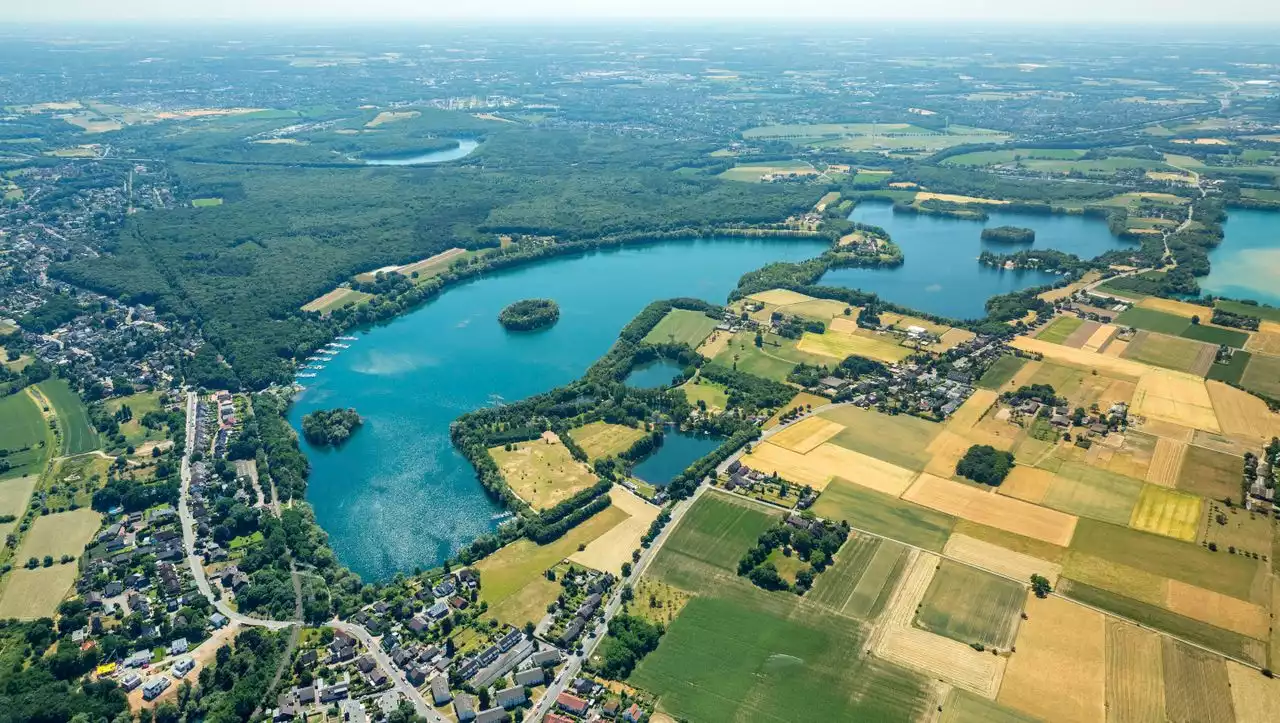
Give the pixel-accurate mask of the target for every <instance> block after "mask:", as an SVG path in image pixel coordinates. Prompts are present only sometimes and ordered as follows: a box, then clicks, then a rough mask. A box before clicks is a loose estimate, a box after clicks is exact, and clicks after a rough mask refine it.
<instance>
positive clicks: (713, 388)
mask: <svg viewBox="0 0 1280 723" xmlns="http://www.w3.org/2000/svg"><path fill="white" fill-rule="evenodd" d="M679 389H680V391H682V392H684V396H685V399H688V400H689V403H690V404H692V405H693V406H695V407H696V406H698V402H703V403H705V404H706V405H707V409H708V410H710V411H717V410H723V409H725V408H726V407H728V406H729V390H728V388H727V387H725V386H724V385H723V384H717V383H716V382H713V381H710V380H708V379H702V378H701V377H694V378H693V379H690V380H689V381H687V382H685V383H684V384H681V385H680V387H679Z"/></svg>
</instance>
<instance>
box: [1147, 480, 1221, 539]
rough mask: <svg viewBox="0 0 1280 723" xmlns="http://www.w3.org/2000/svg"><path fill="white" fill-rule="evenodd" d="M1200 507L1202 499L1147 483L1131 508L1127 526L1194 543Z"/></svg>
mask: <svg viewBox="0 0 1280 723" xmlns="http://www.w3.org/2000/svg"><path fill="white" fill-rule="evenodd" d="M1203 506H1204V502H1203V500H1201V499H1200V498H1199V497H1197V496H1195V495H1189V494H1187V493H1185V492H1177V491H1174V490H1171V489H1165V488H1163V487H1156V486H1154V485H1146V486H1145V487H1143V488H1142V494H1141V495H1139V496H1138V504H1137V506H1135V507H1134V508H1133V515H1132V516H1130V518H1129V526H1130V527H1132V528H1133V529H1135V530H1142V531H1143V532H1153V533H1155V534H1157V535H1164V536H1166V537H1172V538H1174V539H1176V540H1183V541H1185V542H1195V541H1196V529H1197V528H1198V527H1199V526H1200V510H1201V508H1202V507H1203Z"/></svg>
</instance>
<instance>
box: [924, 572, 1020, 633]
mask: <svg viewBox="0 0 1280 723" xmlns="http://www.w3.org/2000/svg"><path fill="white" fill-rule="evenodd" d="M1025 597H1026V592H1025V589H1024V588H1023V586H1022V585H1019V584H1018V583H1015V582H1013V581H1011V580H1006V579H1004V578H1002V577H996V576H995V575H992V574H990V573H987V572H983V571H981V570H978V569H976V568H973V567H970V566H968V565H963V564H960V563H956V562H952V561H951V560H943V561H942V564H941V565H939V566H938V570H937V572H936V573H935V574H934V576H933V580H932V581H931V582H930V583H929V589H928V591H927V592H925V595H924V599H923V600H922V601H921V604H920V607H919V608H918V609H917V612H916V619H915V624H916V625H917V626H919V627H920V628H922V629H924V630H928V631H929V632H932V633H935V634H938V635H942V636H945V637H948V638H951V639H952V640H958V641H960V642H962V643H964V644H966V645H972V644H975V643H978V644H981V645H983V646H985V647H988V648H996V649H998V650H1008V649H1009V648H1010V647H1011V646H1012V645H1013V640H1014V637H1015V636H1016V634H1017V629H1018V616H1019V614H1020V613H1021V612H1022V604H1023V601H1024V600H1025Z"/></svg>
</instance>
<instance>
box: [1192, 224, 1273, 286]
mask: <svg viewBox="0 0 1280 723" xmlns="http://www.w3.org/2000/svg"><path fill="white" fill-rule="evenodd" d="M1222 229H1223V232H1224V236H1223V239H1222V243H1220V244H1218V247H1217V248H1215V249H1213V250H1212V251H1210V252H1209V266H1210V268H1209V275H1208V276H1206V277H1204V278H1201V279H1197V281H1198V282H1199V283H1200V289H1201V290H1202V291H1203V292H1204V293H1206V294H1214V295H1217V296H1230V297H1232V298H1235V299H1254V300H1257V301H1259V302H1261V303H1264V304H1270V305H1272V306H1280V281H1278V280H1280V213H1277V212H1275V211H1260V210H1255V209H1233V210H1231V211H1230V212H1229V213H1228V214H1227V222H1226V223H1225V224H1223V227H1222Z"/></svg>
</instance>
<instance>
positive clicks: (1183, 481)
mask: <svg viewBox="0 0 1280 723" xmlns="http://www.w3.org/2000/svg"><path fill="white" fill-rule="evenodd" d="M1243 477H1244V460H1243V459H1242V458H1240V457H1236V456H1234V455H1230V454H1226V453H1224V452H1216V451H1214V450H1212V449H1207V448H1205V447H1200V446H1197V445H1189V446H1188V447H1187V453H1186V456H1185V457H1184V458H1183V460H1182V469H1181V470H1180V471H1179V473H1178V477H1177V484H1176V486H1177V488H1178V489H1180V490H1182V491H1184V492H1190V493H1191V494H1195V495H1200V496H1201V497H1207V498H1208V499H1211V500H1222V499H1224V498H1227V497H1231V498H1233V499H1234V498H1238V497H1239V495H1240V484H1241V480H1242V479H1243Z"/></svg>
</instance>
